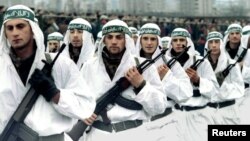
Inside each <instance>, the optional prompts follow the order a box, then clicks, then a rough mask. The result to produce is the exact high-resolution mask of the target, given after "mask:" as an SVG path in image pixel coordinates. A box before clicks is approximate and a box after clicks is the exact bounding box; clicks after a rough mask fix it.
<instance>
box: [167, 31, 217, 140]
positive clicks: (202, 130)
mask: <svg viewBox="0 0 250 141" xmlns="http://www.w3.org/2000/svg"><path fill="white" fill-rule="evenodd" d="M183 45H184V46H185V47H186V46H191V47H190V49H189V50H188V52H187V53H185V54H184V55H183V56H182V57H180V58H179V59H178V62H179V63H180V64H181V65H182V67H183V68H184V69H185V71H186V73H187V74H188V76H189V78H190V81H191V83H192V85H193V96H192V97H191V98H189V99H188V100H186V101H184V102H180V103H178V104H176V105H175V108H176V109H178V110H180V111H182V118H183V119H182V120H180V121H181V122H182V123H180V126H183V128H184V130H183V132H182V135H181V136H182V138H183V139H182V140H185V141H201V140H206V139H207V125H208V124H211V123H212V117H211V114H210V113H208V112H207V110H206V105H207V103H208V102H209V101H210V98H211V97H212V96H213V95H214V94H217V93H218V83H217V80H216V77H215V74H214V72H213V69H212V67H211V65H210V63H209V62H208V60H207V59H204V61H202V62H201V64H200V65H199V66H198V67H197V68H190V66H191V65H192V64H193V63H194V62H196V60H198V59H202V57H201V56H198V55H196V51H195V49H194V45H193V42H192V41H191V39H190V34H189V33H188V31H187V30H186V29H183V28H176V29H174V30H173V32H172V33H171V46H170V49H169V50H168V54H169V55H170V56H171V57H174V56H177V55H178V54H180V53H181V52H182V51H183V50H184V48H183Z"/></svg>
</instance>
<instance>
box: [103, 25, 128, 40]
mask: <svg viewBox="0 0 250 141" xmlns="http://www.w3.org/2000/svg"><path fill="white" fill-rule="evenodd" d="M112 32H119V33H125V34H128V35H129V36H130V37H131V32H130V31H129V29H128V28H127V27H124V26H107V27H105V28H103V29H102V35H106V34H108V33H112Z"/></svg>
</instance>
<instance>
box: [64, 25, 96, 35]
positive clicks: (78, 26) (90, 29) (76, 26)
mask: <svg viewBox="0 0 250 141" xmlns="http://www.w3.org/2000/svg"><path fill="white" fill-rule="evenodd" d="M72 29H79V30H85V31H88V32H89V33H91V32H92V28H91V27H89V26H87V25H85V24H69V26H68V30H72Z"/></svg>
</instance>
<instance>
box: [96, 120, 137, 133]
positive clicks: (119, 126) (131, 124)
mask: <svg viewBox="0 0 250 141" xmlns="http://www.w3.org/2000/svg"><path fill="white" fill-rule="evenodd" d="M140 125H142V120H127V121H123V122H118V123H111V124H106V123H104V122H101V121H95V122H94V123H93V124H92V126H93V127H95V128H97V129H100V130H103V131H107V132H112V131H115V132H120V131H124V130H127V129H131V128H135V127H138V126H140Z"/></svg>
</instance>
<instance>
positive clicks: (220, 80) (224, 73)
mask: <svg viewBox="0 0 250 141" xmlns="http://www.w3.org/2000/svg"><path fill="white" fill-rule="evenodd" d="M245 54H246V52H244V51H243V52H242V53H241V55H240V56H239V57H238V59H237V60H236V61H235V63H233V64H229V65H228V66H227V67H226V68H225V69H224V70H223V71H222V72H218V73H216V78H217V81H218V83H219V85H220V86H221V85H222V83H223V81H224V79H225V78H226V77H227V75H228V74H229V72H230V70H231V69H232V68H233V67H234V66H235V65H236V64H237V63H238V62H241V61H242V59H243V58H244V55H245Z"/></svg>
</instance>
